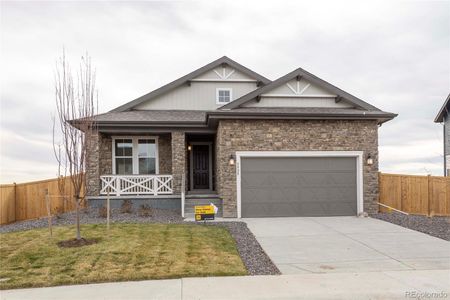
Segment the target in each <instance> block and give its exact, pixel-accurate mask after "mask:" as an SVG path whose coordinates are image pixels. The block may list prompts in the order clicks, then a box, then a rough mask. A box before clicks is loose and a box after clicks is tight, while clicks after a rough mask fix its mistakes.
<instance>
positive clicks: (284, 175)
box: [241, 157, 356, 217]
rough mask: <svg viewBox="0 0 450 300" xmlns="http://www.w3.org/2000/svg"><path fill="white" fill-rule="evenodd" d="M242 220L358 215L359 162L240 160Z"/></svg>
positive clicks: (329, 158) (255, 158) (296, 158)
mask: <svg viewBox="0 0 450 300" xmlns="http://www.w3.org/2000/svg"><path fill="white" fill-rule="evenodd" d="M241 209H242V212H241V214H242V217H297V216H354V215H356V158H351V157H348V158H347V157H339V158H337V157H323V158H322V157H321V158H319V157H301V158H299V157H276V158H274V157H264V158H262V157H251V158H249V157H245V158H242V159H241Z"/></svg>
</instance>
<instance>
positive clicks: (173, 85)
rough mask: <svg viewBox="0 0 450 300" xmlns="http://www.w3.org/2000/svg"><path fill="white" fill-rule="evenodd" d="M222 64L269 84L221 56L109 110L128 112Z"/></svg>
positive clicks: (264, 78) (256, 74)
mask: <svg viewBox="0 0 450 300" xmlns="http://www.w3.org/2000/svg"><path fill="white" fill-rule="evenodd" d="M222 64H227V65H229V66H230V67H232V68H234V69H236V70H238V71H240V72H242V73H244V74H246V75H248V76H250V77H253V78H255V79H256V80H258V81H260V82H262V83H263V84H264V85H265V84H268V83H270V82H271V81H270V80H269V79H267V78H266V77H264V76H262V75H260V74H258V73H256V72H254V71H252V70H250V69H248V68H246V67H244V66H243V65H241V64H239V63H237V62H235V61H234V60H232V59H230V58H229V57H226V56H223V57H221V58H219V59H217V60H215V61H213V62H211V63H209V64H207V65H206V66H203V67H201V68H199V69H197V70H195V71H193V72H191V73H189V74H187V75H185V76H183V77H181V78H178V79H177V80H175V81H172V82H170V83H168V84H166V85H164V86H162V87H160V88H158V89H156V90H154V91H152V92H150V93H148V94H145V95H144V96H141V97H139V98H137V99H135V100H133V101H130V102H128V103H126V104H124V105H121V106H119V107H117V108H115V109H113V110H111V112H122V111H127V110H130V109H132V108H133V107H135V106H137V105H139V104H141V103H143V102H145V101H148V100H151V99H153V98H155V97H158V96H160V95H162V94H164V93H166V92H168V91H170V90H173V89H174V88H177V87H179V86H181V85H183V84H185V83H186V82H188V81H189V80H192V79H194V78H196V77H197V76H199V75H201V74H203V73H205V72H207V71H209V70H212V69H214V68H216V67H218V66H220V65H222Z"/></svg>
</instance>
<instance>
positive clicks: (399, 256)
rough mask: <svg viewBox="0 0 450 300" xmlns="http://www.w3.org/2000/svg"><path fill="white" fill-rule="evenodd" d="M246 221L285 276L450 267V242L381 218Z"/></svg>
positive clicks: (445, 268) (261, 219)
mask: <svg viewBox="0 0 450 300" xmlns="http://www.w3.org/2000/svg"><path fill="white" fill-rule="evenodd" d="M244 221H245V222H246V223H247V225H248V227H249V228H250V230H251V231H252V232H253V234H254V235H255V236H256V239H257V240H258V241H259V243H260V244H261V246H262V247H263V249H264V250H265V251H266V253H267V254H268V255H269V256H270V258H271V259H272V261H273V262H274V263H275V264H276V265H277V267H278V268H279V269H280V271H281V272H282V273H283V274H306V273H331V272H377V271H401V270H450V242H447V241H444V240H442V239H438V238H435V237H432V236H429V235H427V234H424V233H420V232H417V231H413V230H409V229H406V228H403V227H401V226H397V225H394V224H391V223H388V222H384V221H381V220H377V219H372V218H357V217H317V218H313V217H311V218H254V219H253V218H252V219H244ZM449 283H450V278H449Z"/></svg>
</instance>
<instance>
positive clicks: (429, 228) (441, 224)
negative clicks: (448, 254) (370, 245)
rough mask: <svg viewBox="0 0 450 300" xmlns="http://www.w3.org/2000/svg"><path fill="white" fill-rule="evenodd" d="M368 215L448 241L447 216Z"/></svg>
mask: <svg viewBox="0 0 450 300" xmlns="http://www.w3.org/2000/svg"><path fill="white" fill-rule="evenodd" d="M370 216H371V217H373V218H376V219H380V220H383V221H387V222H390V223H393V224H397V225H400V226H403V227H406V228H409V229H412V230H416V231H420V232H423V233H426V234H429V235H431V236H434V237H437V238H441V239H443V240H447V241H450V218H449V217H438V216H435V217H431V218H429V217H427V216H419V215H404V214H401V213H398V212H392V213H377V214H372V215H370Z"/></svg>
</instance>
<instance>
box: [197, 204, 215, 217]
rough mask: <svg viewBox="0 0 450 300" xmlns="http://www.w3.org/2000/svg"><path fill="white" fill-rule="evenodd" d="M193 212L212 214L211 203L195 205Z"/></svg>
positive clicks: (212, 207)
mask: <svg viewBox="0 0 450 300" xmlns="http://www.w3.org/2000/svg"><path fill="white" fill-rule="evenodd" d="M195 214H196V215H209V214H214V206H212V205H201V206H195Z"/></svg>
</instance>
